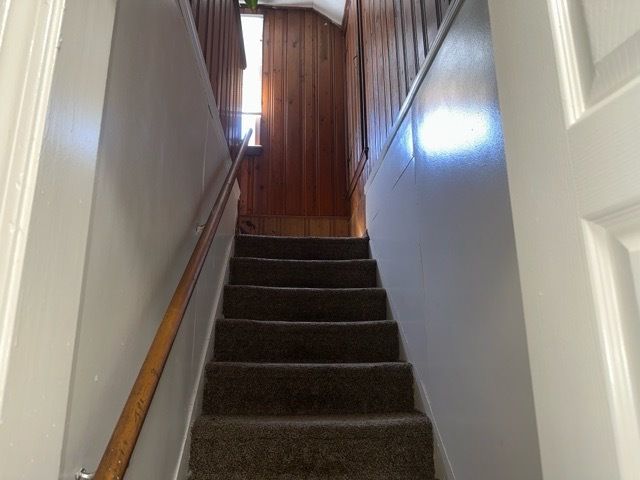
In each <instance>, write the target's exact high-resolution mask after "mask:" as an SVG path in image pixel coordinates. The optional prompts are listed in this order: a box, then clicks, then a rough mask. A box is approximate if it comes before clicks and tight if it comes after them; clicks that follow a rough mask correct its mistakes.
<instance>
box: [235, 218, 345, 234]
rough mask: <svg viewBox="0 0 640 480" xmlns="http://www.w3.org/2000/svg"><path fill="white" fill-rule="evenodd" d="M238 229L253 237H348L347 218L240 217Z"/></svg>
mask: <svg viewBox="0 0 640 480" xmlns="http://www.w3.org/2000/svg"><path fill="white" fill-rule="evenodd" d="M238 229H239V230H240V231H241V232H242V233H249V234H253V235H282V236H285V237H291V236H295V237H348V236H349V231H350V225H349V217H319V216H313V217H298V216H294V215H251V216H247V215H241V216H240V217H239V219H238Z"/></svg>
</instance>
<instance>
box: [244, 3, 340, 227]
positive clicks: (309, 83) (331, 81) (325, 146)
mask: <svg viewBox="0 0 640 480" xmlns="http://www.w3.org/2000/svg"><path fill="white" fill-rule="evenodd" d="M259 12H260V13H262V14H263V15H264V41H263V80H262V81H263V83H262V89H263V91H262V121H261V125H260V141H261V143H262V146H263V153H262V155H260V156H257V157H253V158H249V159H247V161H246V162H245V165H244V166H243V168H242V170H241V173H240V177H239V180H240V189H241V191H242V194H241V199H240V214H241V215H244V216H248V217H252V216H253V217H255V216H261V218H262V217H264V216H273V217H274V220H273V222H272V225H278V224H279V225H290V224H292V223H291V222H286V221H285V222H283V221H282V217H286V216H290V217H292V218H296V219H298V220H297V221H299V220H300V219H301V218H305V217H348V216H349V203H348V201H347V198H346V190H347V184H346V181H347V172H346V125H345V123H346V122H345V102H346V93H345V64H344V58H345V37H344V34H343V31H342V30H341V29H340V27H338V26H336V25H334V24H332V23H331V22H330V21H329V20H327V19H326V18H325V17H323V16H321V15H319V14H318V13H316V12H314V11H312V10H309V9H300V8H298V9H293V8H289V9H284V8H283V9H277V8H267V7H262V8H260V9H259ZM275 217H278V218H277V219H276V218H275ZM276 220H277V221H276ZM278 222H280V223H278ZM254 223H255V222H254ZM302 223H304V222H302ZM300 228H302V227H300ZM300 228H298V227H296V228H294V229H293V230H296V231H298V230H300ZM275 233H282V234H287V233H288V232H286V231H282V232H275ZM289 233H291V232H289ZM302 233H304V232H302Z"/></svg>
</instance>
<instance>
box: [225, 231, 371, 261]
mask: <svg viewBox="0 0 640 480" xmlns="http://www.w3.org/2000/svg"><path fill="white" fill-rule="evenodd" d="M235 256H236V257H253V258H283V259H294V260H352V259H363V258H369V242H368V240H366V239H356V238H345V239H330V238H294V237H292V238H278V237H254V236H250V235H239V236H237V237H236V242H235Z"/></svg>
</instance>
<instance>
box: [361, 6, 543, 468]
mask: <svg viewBox="0 0 640 480" xmlns="http://www.w3.org/2000/svg"><path fill="white" fill-rule="evenodd" d="M366 193H367V226H368V231H369V235H370V237H371V249H372V253H373V256H374V258H376V259H377V260H378V265H379V272H380V277H381V283H382V286H383V287H385V288H386V289H387V292H388V296H389V303H390V309H391V314H392V316H393V317H394V318H395V319H396V320H397V321H398V322H399V324H400V329H401V333H402V338H403V342H404V349H405V353H406V356H407V358H408V360H409V361H410V362H412V363H413V365H414V368H415V375H416V382H417V384H418V393H419V395H420V397H421V398H422V400H423V402H424V404H425V405H424V407H425V411H427V412H428V413H429V415H430V416H431V418H432V419H433V421H434V424H435V427H436V429H437V436H438V438H439V442H441V444H442V445H441V454H442V457H443V463H444V470H445V473H446V475H447V477H449V480H453V479H454V478H455V479H456V480H512V479H515V478H517V479H518V480H540V479H541V478H542V473H541V467H540V453H539V447H538V437H537V429H536V419H535V411H534V403H533V395H532V387H531V376H530V370H529V358H528V352H527V343H526V332H525V324H524V317H523V309H522V300H521V291H520V282H519V275H518V265H517V256H516V249H515V241H514V233H513V224H512V216H511V207H510V201H509V191H508V184H507V171H506V165H505V156H504V150H503V138H502V123H501V116H500V111H499V107H498V95H497V86H496V79H495V72H494V64H493V53H492V45H491V32H490V25H489V16H488V9H487V2H486V0H466V1H465V2H464V3H463V5H462V7H461V9H460V11H459V13H458V14H457V17H456V18H455V20H454V23H453V25H452V28H451V29H450V31H449V32H448V34H447V36H446V38H445V40H444V43H443V45H442V47H441V50H440V51H439V53H438V54H437V56H436V58H435V60H434V62H433V64H432V65H431V68H430V70H429V71H428V73H427V75H426V77H425V79H424V81H423V83H422V85H421V87H420V89H419V91H418V94H417V96H416V98H415V99H414V101H413V103H412V106H411V109H410V112H409V114H408V115H407V116H406V118H405V119H404V121H403V124H402V126H401V128H400V129H399V131H398V134H397V135H396V137H395V139H394V141H393V144H392V145H391V147H390V148H389V151H388V153H387V154H386V156H385V158H383V160H382V164H381V166H380V168H379V170H378V171H377V173H376V174H375V176H373V177H372V178H371V179H370V180H369V182H368V184H367V191H366Z"/></svg>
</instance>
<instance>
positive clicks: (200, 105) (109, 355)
mask: <svg viewBox="0 0 640 480" xmlns="http://www.w3.org/2000/svg"><path fill="white" fill-rule="evenodd" d="M196 58H197V57H196V56H195V54H194V50H193V46H192V42H191V40H190V38H189V36H188V34H187V29H186V28H185V23H184V20H183V17H182V14H181V12H180V8H179V7H178V4H177V2H175V1H174V0H135V1H128V2H119V3H118V9H117V14H116V19H115V30H114V38H113V46H112V52H111V63H110V68H109V75H108V83H107V91H106V101H105V114H104V120H103V125H102V133H101V142H100V149H99V154H98V163H97V169H96V182H95V192H94V200H93V209H92V214H91V222H90V229H89V244H88V250H87V256H86V263H85V275H84V281H83V285H82V292H83V300H82V305H81V310H80V314H79V324H78V336H77V341H76V350H75V361H74V372H73V377H72V384H71V392H70V404H69V409H68V411H69V414H68V418H67V425H66V432H65V448H64V452H63V462H62V471H61V478H63V479H71V478H73V474H74V473H75V472H76V471H77V470H78V469H79V467H81V466H86V467H87V468H88V469H90V470H94V469H95V467H96V466H97V464H98V461H99V459H100V457H101V455H102V451H103V450H104V447H105V446H106V443H107V441H108V439H109V437H110V435H111V431H112V429H113V427H114V425H115V422H116V420H117V418H118V416H119V414H120V410H121V408H122V406H123V404H124V401H125V399H126V397H127V395H128V393H129V390H130V388H131V386H132V384H133V381H134V379H135V376H136V375H137V372H138V368H139V366H140V365H141V363H142V360H143V358H144V356H145V354H146V351H147V349H148V347H149V345H150V343H151V340H152V338H153V335H154V334H155V331H156V329H157V327H158V324H159V323H160V320H161V319H162V316H163V313H164V310H165V308H166V306H167V305H168V303H169V300H170V298H171V295H172V293H173V289H174V288H175V287H176V285H177V282H178V280H179V278H180V275H181V274H182V271H183V269H184V267H185V266H186V263H187V260H188V257H189V255H190V254H191V252H192V250H193V247H194V245H195V242H196V239H197V237H196V226H197V225H198V224H199V223H204V220H205V219H206V216H207V214H208V210H209V209H210V208H211V206H212V203H213V200H214V199H215V195H216V194H217V192H218V190H219V188H220V186H221V184H222V181H223V179H224V176H225V174H226V171H227V169H228V167H229V165H230V164H229V152H228V149H227V146H226V141H225V139H224V136H223V132H222V128H221V125H220V122H219V120H218V117H217V116H216V118H215V119H214V118H212V116H211V113H210V111H209V109H210V105H209V104H208V99H209V98H210V97H209V96H208V92H207V90H206V89H205V85H206V83H205V81H204V80H203V78H202V76H201V72H200V70H199V68H198V64H197V63H196ZM211 109H212V111H213V112H216V107H215V105H212V106H211ZM237 198H238V191H237V189H236V191H235V193H234V194H233V195H232V196H231V198H230V200H229V207H228V208H227V211H226V213H225V216H224V218H223V221H222V224H221V227H220V233H219V235H218V236H217V237H216V239H215V241H214V245H213V248H212V251H211V253H210V255H209V256H208V259H207V264H206V267H205V271H204V273H203V275H202V276H201V278H200V281H199V283H198V287H197V290H196V292H195V294H194V296H193V297H192V299H191V303H190V307H189V309H188V312H187V315H186V317H185V319H184V321H183V324H182V327H181V329H180V332H179V335H178V338H177V339H176V342H175V344H174V346H173V350H172V353H171V356H170V358H169V361H168V364H167V367H166V369H165V372H164V375H163V377H162V379H161V382H160V385H159V388H158V391H157V392H156V396H155V399H154V401H153V404H152V406H151V411H150V413H149V416H148V418H147V420H146V423H145V426H144V428H143V430H142V433H141V436H140V439H139V442H138V446H137V448H136V450H135V452H134V456H133V459H132V462H131V465H130V468H129V471H128V473H127V478H132V479H157V480H164V479H171V478H175V476H176V472H177V471H178V469H179V468H180V461H181V455H182V448H183V445H184V442H185V440H186V438H187V432H188V427H189V420H190V417H191V412H192V410H191V409H192V406H193V404H194V401H195V399H196V393H197V390H198V386H199V382H200V379H201V374H202V367H203V365H204V362H205V359H206V357H207V350H208V349H207V346H208V341H209V337H210V334H211V328H212V324H213V319H214V316H215V312H216V308H217V299H218V295H219V294H220V290H221V287H222V284H223V282H224V278H225V268H226V264H227V257H228V255H229V253H230V250H231V245H232V240H233V233H234V229H235V218H236V207H237ZM50 478H52V477H50Z"/></svg>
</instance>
